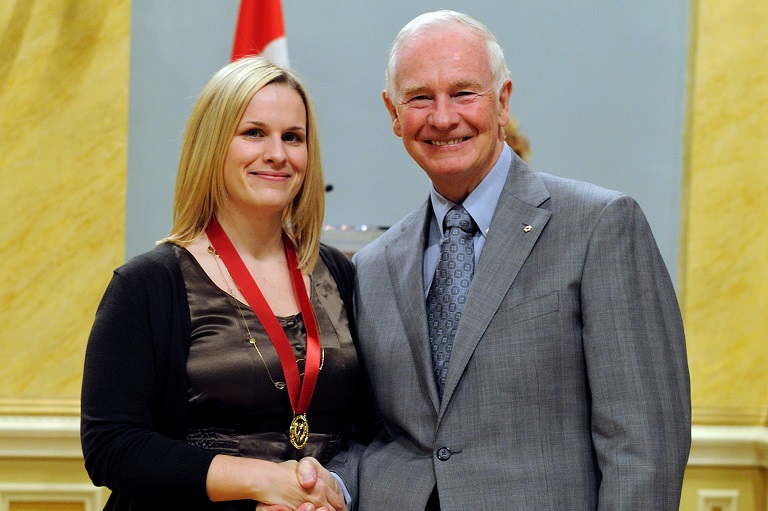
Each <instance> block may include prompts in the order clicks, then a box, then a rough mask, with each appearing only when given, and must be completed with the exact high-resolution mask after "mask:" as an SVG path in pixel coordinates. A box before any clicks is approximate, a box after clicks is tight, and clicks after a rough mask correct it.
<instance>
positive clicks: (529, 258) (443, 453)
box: [354, 157, 691, 511]
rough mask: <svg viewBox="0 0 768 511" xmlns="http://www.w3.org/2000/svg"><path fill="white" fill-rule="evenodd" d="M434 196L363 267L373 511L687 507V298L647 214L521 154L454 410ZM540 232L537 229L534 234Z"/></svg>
mask: <svg viewBox="0 0 768 511" xmlns="http://www.w3.org/2000/svg"><path fill="white" fill-rule="evenodd" d="M430 215H431V207H430V206H429V202H428V201H427V202H425V203H424V204H423V205H422V206H421V207H420V208H418V209H417V210H415V211H414V212H412V213H411V214H409V215H408V216H407V217H405V218H404V219H403V220H401V221H400V222H398V223H397V224H396V225H395V226H393V227H392V228H390V229H389V230H388V231H387V232H386V233H385V234H384V235H382V236H381V237H380V238H379V239H378V240H376V241H375V242H373V243H371V244H370V245H368V246H367V247H365V248H364V249H363V250H361V251H360V252H359V253H358V254H356V256H355V258H354V262H355V264H356V266H357V283H356V289H355V293H356V295H355V298H356V312H357V324H358V329H359V339H360V350H361V355H362V359H363V362H364V364H365V367H366V369H367V371H368V374H369V376H370V380H371V384H372V387H373V391H374V393H375V397H376V404H377V406H378V408H379V411H380V413H381V415H382V418H383V422H384V430H383V431H382V433H381V435H380V436H379V437H378V438H377V439H376V440H375V441H374V442H373V443H372V444H371V445H370V446H369V447H368V449H367V450H366V452H365V454H364V457H363V459H362V461H361V464H360V473H359V477H360V480H359V485H360V486H359V509H360V510H361V511H391V510H392V509H397V510H422V509H424V505H425V504H426V502H427V499H428V497H429V495H430V492H431V491H432V489H433V488H434V487H435V485H437V488H438V490H439V495H440V501H441V504H442V510H443V511H447V510H465V509H483V510H486V509H487V510H497V509H520V510H531V509H535V510H537V511H541V510H552V511H565V510H578V511H584V510H588V509H600V510H611V511H616V510H635V509H644V510H645V509H648V510H651V509H652V510H655V511H658V510H673V509H678V505H679V498H680V490H681V486H682V479H683V472H684V470H685V466H686V462H687V459H688V452H689V448H690V418H691V415H690V388H689V378H688V367H687V360H686V350H685V339H684V335H683V326H682V322H681V319H680V312H679V308H678V304H677V300H676V297H675V292H674V289H673V287H672V283H671V281H670V278H669V274H668V272H667V270H666V267H665V266H664V263H663V261H662V258H661V255H660V254H659V251H658V249H657V246H656V243H655V241H654V239H653V236H652V234H651V231H650V228H649V226H648V224H647V222H646V219H645V217H644V216H643V214H642V212H641V210H640V208H639V206H638V205H637V203H636V202H635V201H634V200H632V199H631V198H629V197H627V196H625V195H622V194H620V193H618V192H613V191H609V190H605V189H602V188H599V187H597V186H594V185H590V184H587V183H581V182H576V181H572V180H567V179H562V178H557V177H553V176H549V175H546V174H540V173H535V172H533V171H532V170H531V169H529V168H528V166H527V165H526V164H525V163H524V162H523V161H522V160H520V159H519V158H516V157H513V162H512V165H511V168H510V173H509V177H508V179H507V182H506V184H505V186H504V189H503V192H502V194H501V198H500V199H499V203H498V206H497V209H496V212H495V214H494V218H493V221H492V223H491V228H490V230H489V232H488V236H487V239H486V242H485V247H484V248H483V252H482V254H481V256H480V259H479V261H478V264H477V268H476V271H475V276H474V279H473V281H472V286H471V288H470V290H469V295H468V298H467V304H466V305H465V308H464V312H463V314H462V319H461V323H460V325H459V329H458V332H457V334H456V339H455V342H454V351H453V355H452V358H451V362H450V366H449V370H448V378H447V381H446V385H445V391H444V392H445V394H444V397H443V400H442V402H441V401H440V400H439V399H438V395H437V389H436V386H435V382H434V379H433V377H432V370H431V358H430V351H429V340H428V336H427V321H426V313H425V304H424V289H423V284H422V260H423V250H424V246H425V240H426V236H427V231H428V226H429V221H430ZM526 226H531V229H526V228H525V227H526Z"/></svg>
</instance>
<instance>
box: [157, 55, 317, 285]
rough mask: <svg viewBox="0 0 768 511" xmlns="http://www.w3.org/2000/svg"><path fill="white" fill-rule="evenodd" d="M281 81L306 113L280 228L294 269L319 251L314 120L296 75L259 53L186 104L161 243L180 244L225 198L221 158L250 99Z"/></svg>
mask: <svg viewBox="0 0 768 511" xmlns="http://www.w3.org/2000/svg"><path fill="white" fill-rule="evenodd" d="M272 83H278V84H285V85H286V86H288V87H291V88H292V89H293V90H295V91H296V92H297V93H298V94H299V96H301V99H302V101H303V102H304V107H305V108H306V113H307V169H306V174H305V176H304V182H303V183H302V186H301V188H300V189H299V192H298V193H297V194H296V197H295V198H294V200H293V202H292V203H291V204H290V205H289V206H288V207H286V208H285V211H283V229H285V231H286V232H287V233H288V236H289V237H290V238H291V239H292V240H293V243H294V244H295V246H296V251H297V258H298V262H299V267H300V268H301V269H302V271H304V272H305V273H309V272H311V271H312V269H313V268H314V267H315V264H316V263H317V258H318V255H319V247H320V231H321V229H322V222H323V215H324V213H325V184H324V182H323V172H322V165H321V162H320V144H319V139H318V136H317V124H316V121H315V115H314V112H313V109H312V105H311V103H310V100H309V97H308V94H307V92H306V90H305V89H304V86H303V85H302V84H301V82H299V80H298V78H297V77H296V76H295V75H294V74H293V73H291V72H290V71H288V70H286V69H282V68H280V67H278V66H276V65H274V64H272V63H270V62H269V61H267V60H265V59H263V58H261V57H246V58H243V59H240V60H237V61H235V62H233V63H231V64H229V65H227V66H226V67H224V68H222V69H221V70H220V71H219V72H217V73H216V74H215V75H214V76H213V78H211V80H210V81H209V82H208V84H207V85H206V86H205V88H204V89H203V91H202V92H201V93H200V96H199V97H198V98H197V101H196V102H195V105H194V106H193V108H192V113H191V114H190V116H189V120H188V121H187V127H186V129H185V131H184V138H183V140H182V144H181V156H180V158H179V169H178V173H177V175H176V190H175V196H174V201H173V227H172V228H171V233H170V234H169V235H168V237H166V238H165V239H163V240H162V241H161V243H162V242H168V243H174V244H176V245H179V246H182V247H183V246H186V245H188V244H190V243H191V242H192V241H194V240H195V239H196V238H197V237H198V236H199V235H200V233H202V232H203V231H204V230H205V228H206V227H207V226H208V223H209V222H210V221H211V220H212V219H213V217H214V215H215V213H216V211H220V210H221V209H223V207H224V205H225V204H226V203H227V201H228V200H229V199H228V196H227V192H226V189H225V187H224V171H223V169H224V159H225V157H226V155H227V151H228V149H229V145H230V143H231V141H232V137H233V136H234V134H235V128H236V127H237V125H238V123H239V122H240V119H241V118H242V116H243V112H245V109H246V107H247V106H248V103H249V102H250V101H251V98H252V97H253V95H254V94H256V93H257V92H258V91H259V90H261V89H262V88H263V87H264V86H266V85H268V84H272Z"/></svg>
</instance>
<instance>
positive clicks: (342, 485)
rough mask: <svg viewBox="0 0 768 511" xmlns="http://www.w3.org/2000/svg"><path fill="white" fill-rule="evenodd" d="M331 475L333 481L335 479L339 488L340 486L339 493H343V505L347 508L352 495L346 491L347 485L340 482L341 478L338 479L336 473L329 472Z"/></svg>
mask: <svg viewBox="0 0 768 511" xmlns="http://www.w3.org/2000/svg"><path fill="white" fill-rule="evenodd" d="M331 475H332V476H333V478H334V479H336V482H338V483H339V486H341V491H342V492H343V493H344V503H345V504H346V505H347V507H349V504H350V503H351V502H352V495H350V494H349V490H347V485H346V484H344V481H342V480H341V477H339V474H337V473H336V472H331Z"/></svg>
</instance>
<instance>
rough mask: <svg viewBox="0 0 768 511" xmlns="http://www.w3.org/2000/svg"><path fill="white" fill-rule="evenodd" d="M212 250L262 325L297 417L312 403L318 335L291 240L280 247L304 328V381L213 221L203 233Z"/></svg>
mask: <svg viewBox="0 0 768 511" xmlns="http://www.w3.org/2000/svg"><path fill="white" fill-rule="evenodd" d="M205 232H206V234H207V235H208V239H209V240H210V242H211V245H212V246H213V249H214V250H215V251H216V252H217V253H218V254H219V256H220V257H221V260H222V261H223V262H224V265H225V266H226V267H227V270H229V274H230V275H231V276H232V279H233V280H234V281H235V285H236V286H237V288H238V289H239V290H240V292H241V293H242V294H243V296H244V297H245V299H246V300H247V301H248V305H250V306H251V308H252V309H253V311H254V312H255V313H256V317H257V318H259V321H260V322H261V324H262V325H263V326H264V330H266V332H267V335H268V336H269V339H270V340H271V341H272V345H273V346H274V347H275V351H277V355H278V357H279V358H280V365H282V366H283V375H284V376H285V384H286V386H287V387H288V397H289V398H290V400H291V408H292V409H293V413H294V414H296V415H300V414H303V413H306V412H307V409H308V408H309V403H310V401H312V394H313V393H314V392H315V384H316V383H317V377H318V375H319V374H320V335H319V333H318V330H317V321H316V320H315V312H314V311H313V310H312V304H311V302H310V301H309V296H308V295H307V289H306V287H305V286H304V277H303V276H302V274H301V270H299V266H298V263H297V259H296V249H295V248H294V247H293V241H291V239H290V238H289V237H288V235H286V234H285V233H283V245H284V246H285V257H286V259H287V260H288V269H289V270H290V272H291V283H292V284H293V293H294V296H296V299H297V300H298V302H299V307H300V308H301V315H302V317H303V319H304V327H305V328H306V331H307V355H306V359H305V362H304V381H303V382H302V381H301V377H300V376H299V366H298V363H297V361H296V357H295V356H294V354H293V349H292V348H291V344H290V342H288V337H287V336H286V335H285V331H284V330H283V328H282V327H281V326H280V323H279V322H278V320H277V318H276V317H275V314H274V313H273V312H272V309H271V308H270V307H269V304H268V303H267V300H266V299H265V298H264V295H263V294H262V293H261V290H260V289H259V286H258V284H256V281H255V280H254V279H253V276H252V275H251V272H250V271H248V268H247V267H246V266H245V263H244V262H243V260H242V258H241V257H240V254H238V253H237V249H235V246H234V245H233V244H232V242H231V241H230V239H229V237H228V236H227V233H225V232H224V229H222V227H221V224H219V222H218V220H216V219H215V218H214V219H213V220H211V223H210V224H209V225H208V228H207V229H206V230H205Z"/></svg>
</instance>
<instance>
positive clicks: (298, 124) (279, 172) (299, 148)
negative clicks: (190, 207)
mask: <svg viewBox="0 0 768 511" xmlns="http://www.w3.org/2000/svg"><path fill="white" fill-rule="evenodd" d="M306 170H307V112H306V108H305V107H304V102H303V101H302V99H301V96H300V95H299V93H298V92H296V91H295V90H294V89H293V88H291V87H290V86H289V85H286V84H280V83H273V84H269V85H266V86H265V87H263V88H262V89H261V90H259V91H258V92H257V93H256V94H254V95H253V98H251V101H250V102H249V103H248V106H247V108H246V109H245V112H244V113H243V117H242V118H241V119H240V122H239V123H238V125H237V127H236V129H235V134H234V136H233V137H232V142H230V144H229V149H228V150H227V156H226V158H225V159H224V186H225V188H226V190H227V194H228V196H229V198H230V203H229V205H228V206H229V207H230V208H232V209H233V210H235V211H241V212H244V213H252V212H253V211H254V210H259V211H261V212H266V211H267V210H268V211H270V212H273V213H282V211H283V209H284V208H285V207H286V206H287V205H289V204H290V203H291V202H292V201H293V199H294V197H296V194H297V193H298V192H299V189H300V188H301V184H302V183H303V181H304V176H305V173H306Z"/></svg>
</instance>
